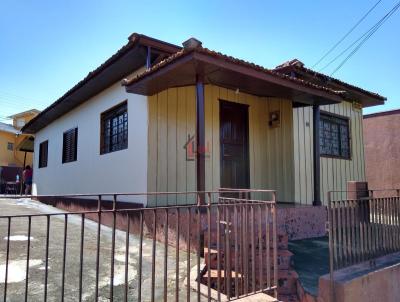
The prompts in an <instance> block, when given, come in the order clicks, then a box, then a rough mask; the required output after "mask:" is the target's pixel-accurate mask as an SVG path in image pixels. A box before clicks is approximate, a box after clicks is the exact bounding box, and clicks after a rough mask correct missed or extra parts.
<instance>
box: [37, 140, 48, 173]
mask: <svg viewBox="0 0 400 302" xmlns="http://www.w3.org/2000/svg"><path fill="white" fill-rule="evenodd" d="M48 150H49V141H44V142H42V143H40V145H39V168H45V167H47V158H48Z"/></svg>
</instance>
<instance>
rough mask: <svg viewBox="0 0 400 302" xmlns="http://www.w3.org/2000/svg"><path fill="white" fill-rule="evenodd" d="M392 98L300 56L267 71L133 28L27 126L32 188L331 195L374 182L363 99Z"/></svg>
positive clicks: (290, 198) (304, 198) (315, 199)
mask: <svg viewBox="0 0 400 302" xmlns="http://www.w3.org/2000/svg"><path fill="white" fill-rule="evenodd" d="M384 102H385V98H384V97H382V96H380V95H378V94H376V93H372V92H369V91H366V90H364V89H361V88H358V87H355V86H353V85H350V84H347V83H344V82H342V81H340V80H337V79H334V78H331V77H328V76H326V75H323V74H320V73H317V72H315V71H312V70H310V69H307V68H305V67H304V64H303V63H301V62H300V61H298V60H292V61H288V62H286V63H284V64H282V65H279V66H278V67H276V68H273V69H267V68H264V67H262V66H259V65H256V64H254V63H250V62H246V61H243V60H240V59H237V58H233V57H230V56H227V55H224V54H221V53H219V52H215V51H212V50H209V49H207V48H204V47H203V46H202V43H201V42H200V41H198V40H196V39H194V38H191V39H189V40H187V41H186V42H184V43H183V47H179V46H176V45H172V44H170V43H167V42H163V41H159V40H157V39H154V38H151V37H147V36H144V35H141V34H136V33H134V34H132V35H131V36H130V37H129V41H128V43H127V44H126V45H125V46H123V47H122V48H121V49H120V50H119V51H118V52H117V53H116V54H114V55H113V56H112V57H111V58H109V59H108V60H107V61H106V62H105V63H103V64H102V65H101V66H100V67H98V68H97V69H96V70H94V71H92V72H90V73H89V74H88V75H87V77H85V78H84V79H83V80H82V81H80V82H79V83H78V84H76V85H75V86H74V87H73V88H71V89H70V90H69V91H68V92H66V93H65V94H64V95H63V96H62V97H61V98H59V99H58V100H57V101H55V102H54V103H53V104H52V105H50V106H49V107H48V108H46V109H45V110H43V111H42V112H41V113H40V114H39V115H38V116H37V117H36V118H34V119H33V120H31V121H30V122H29V123H28V124H27V125H25V127H24V128H23V131H24V132H26V133H31V134H35V136H36V139H35V153H34V154H35V157H34V167H35V169H36V171H35V174H34V184H33V192H34V194H39V195H51V194H57V195H58V194H74V193H110V192H176V191H178V192H179V191H204V190H215V189H218V188H223V187H225V188H259V189H276V190H277V199H278V201H281V202H296V203H301V204H309V205H311V204H314V205H320V204H321V203H322V204H324V203H325V202H326V200H327V192H328V191H329V190H345V189H346V182H347V181H350V180H354V181H364V180H365V165H364V148H363V133H362V129H363V126H362V122H363V119H362V109H363V108H365V107H369V106H375V105H380V104H383V103H384ZM142 202H146V201H143V200H142ZM185 202H187V200H181V198H179V196H173V195H172V196H170V198H165V197H163V198H161V197H160V198H151V199H149V200H147V205H151V206H154V205H165V204H181V203H185Z"/></svg>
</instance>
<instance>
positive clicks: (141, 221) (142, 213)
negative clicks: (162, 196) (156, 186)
mask: <svg viewBox="0 0 400 302" xmlns="http://www.w3.org/2000/svg"><path fill="white" fill-rule="evenodd" d="M143 216H144V211H143V210H141V211H140V222H139V223H140V230H139V264H138V266H139V267H138V302H141V301H142V257H143Z"/></svg>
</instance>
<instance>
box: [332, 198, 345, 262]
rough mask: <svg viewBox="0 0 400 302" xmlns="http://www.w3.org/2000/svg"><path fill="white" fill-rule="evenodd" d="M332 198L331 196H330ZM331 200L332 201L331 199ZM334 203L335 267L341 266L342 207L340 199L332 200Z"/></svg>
mask: <svg viewBox="0 0 400 302" xmlns="http://www.w3.org/2000/svg"><path fill="white" fill-rule="evenodd" d="M331 198H332V196H331ZM331 202H332V201H331ZM334 203H335V205H336V213H337V226H338V229H337V237H338V263H337V265H338V266H337V268H339V267H341V265H342V263H343V250H342V248H343V240H342V229H343V224H342V209H341V204H340V201H334Z"/></svg>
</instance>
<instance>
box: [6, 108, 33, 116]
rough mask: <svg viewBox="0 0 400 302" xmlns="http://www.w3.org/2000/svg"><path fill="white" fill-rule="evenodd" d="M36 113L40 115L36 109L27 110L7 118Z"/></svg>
mask: <svg viewBox="0 0 400 302" xmlns="http://www.w3.org/2000/svg"><path fill="white" fill-rule="evenodd" d="M38 113H40V111H39V110H37V109H29V110H26V111H23V112H18V113H16V114H13V115H10V116H9V117H8V118H17V117H20V116H24V115H27V114H38Z"/></svg>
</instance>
